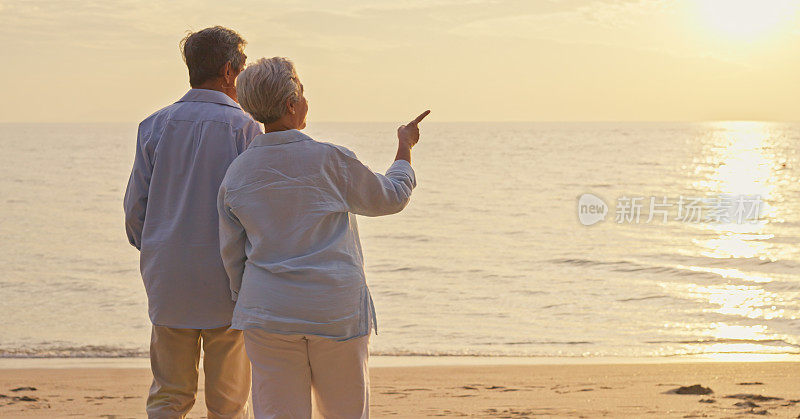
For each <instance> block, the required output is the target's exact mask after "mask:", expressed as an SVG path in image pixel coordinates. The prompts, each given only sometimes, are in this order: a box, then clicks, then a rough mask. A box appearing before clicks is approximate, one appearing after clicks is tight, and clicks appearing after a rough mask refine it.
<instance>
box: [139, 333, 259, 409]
mask: <svg viewBox="0 0 800 419" xmlns="http://www.w3.org/2000/svg"><path fill="white" fill-rule="evenodd" d="M201 345H202V348H203V353H204V357H203V370H204V372H205V378H206V379H205V395H206V407H207V408H208V417H209V419H214V418H220V419H221V418H235V419H239V418H247V417H248V411H247V399H248V396H249V393H250V388H249V387H250V362H249V361H248V359H247V355H246V353H245V350H244V341H243V339H242V332H241V331H240V330H232V329H228V326H225V327H220V328H218V329H175V328H171V327H165V326H155V325H153V332H152V336H151V339H150V366H151V368H152V370H153V385H152V386H151V387H150V395H149V397H148V398H147V416H148V417H149V418H159V419H160V418H170V419H172V418H183V417H185V416H186V414H187V413H189V410H190V409H191V408H192V406H193V405H194V401H195V398H196V396H197V378H198V365H199V362H200V347H201Z"/></svg>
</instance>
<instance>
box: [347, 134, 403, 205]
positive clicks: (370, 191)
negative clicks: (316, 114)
mask: <svg viewBox="0 0 800 419" xmlns="http://www.w3.org/2000/svg"><path fill="white" fill-rule="evenodd" d="M336 148H337V150H338V152H339V156H340V165H339V166H340V168H341V170H342V176H340V179H342V181H343V182H344V183H345V185H344V187H343V189H344V191H345V193H344V198H345V201H346V202H345V204H346V206H347V208H348V211H349V212H352V213H354V214H358V215H365V216H369V217H377V216H380V215H389V214H395V213H398V212H400V211H401V210H402V209H403V208H405V206H406V205H407V204H408V201H409V200H410V199H411V191H412V190H413V189H414V187H416V186H417V180H416V176H415V173H414V169H412V168H411V163H409V162H407V161H405V160H397V161H395V162H394V163H393V164H392V165H391V166H390V167H389V170H387V171H386V174H383V175H382V174H380V173H375V172H373V171H372V170H370V168H369V167H367V166H366V165H364V164H363V163H361V161H359V160H358V158H356V156H355V154H353V152H352V151H350V150H347V149H345V148H342V147H336Z"/></svg>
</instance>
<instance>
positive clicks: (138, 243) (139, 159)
mask: <svg viewBox="0 0 800 419" xmlns="http://www.w3.org/2000/svg"><path fill="white" fill-rule="evenodd" d="M146 140H147V139H146V138H144V137H143V135H142V128H141V126H140V127H139V135H138V138H137V139H136V155H135V156H134V159H133V169H131V177H130V179H128V188H127V189H126V190H125V199H124V200H123V208H124V210H125V231H126V233H127V234H128V241H129V242H130V243H131V244H132V245H133V246H134V247H136V248H137V249H139V250H141V248H142V229H143V228H144V217H145V213H146V212H147V194H148V191H149V190H150V177H151V176H152V174H153V161H152V158H151V156H150V155H149V153H148V151H147V149H146V145H147V141H146Z"/></svg>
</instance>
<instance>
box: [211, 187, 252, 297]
mask: <svg viewBox="0 0 800 419" xmlns="http://www.w3.org/2000/svg"><path fill="white" fill-rule="evenodd" d="M217 212H218V213H219V251H220V256H222V264H223V266H225V272H226V273H227V274H228V281H229V282H230V288H231V298H232V299H233V301H236V300H237V298H238V296H239V289H240V288H241V287H242V276H243V275H244V266H245V261H247V253H246V249H245V244H246V243H247V235H246V234H245V231H244V227H243V226H242V224H241V222H239V219H238V218H237V217H236V215H235V214H234V213H233V211H232V210H231V207H230V205H229V204H228V202H227V189H226V187H225V183H224V182H223V184H222V186H221V187H220V188H219V196H218V198H217Z"/></svg>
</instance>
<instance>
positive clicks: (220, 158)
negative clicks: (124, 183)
mask: <svg viewBox="0 0 800 419" xmlns="http://www.w3.org/2000/svg"><path fill="white" fill-rule="evenodd" d="M261 132H262V130H261V126H260V125H259V124H258V123H257V122H256V121H254V120H253V119H252V118H251V117H250V116H249V115H247V114H246V113H244V111H242V109H241V108H240V107H239V105H238V104H237V103H236V102H234V101H233V99H231V98H230V97H228V96H227V95H226V94H224V93H222V92H218V91H215V90H206V89H191V90H189V92H188V93H186V95H184V96H183V97H182V98H181V99H180V100H179V101H177V102H176V103H173V104H172V105H170V106H167V107H166V108H164V109H161V110H159V111H157V112H156V113H154V114H153V115H151V116H150V117H148V118H147V119H145V120H144V121H142V123H141V124H139V134H138V139H137V141H136V154H135V157H134V162H133V169H132V170H131V176H130V180H129V181H128V188H127V190H126V191H125V202H124V208H125V230H126V231H127V234H128V240H129V241H130V243H131V244H132V245H133V246H134V247H136V248H137V249H139V250H140V251H141V252H140V255H139V263H140V268H141V272H142V279H143V281H144V286H145V290H146V291H147V300H148V305H149V311H150V320H151V321H152V322H153V324H155V325H157V326H168V327H175V328H185V329H214V328H218V327H222V326H227V325H229V324H230V323H231V317H232V316H233V303H232V302H231V294H230V291H229V287H228V276H227V275H226V273H225V269H224V268H223V266H222V259H220V256H219V227H218V226H219V221H218V220H217V218H218V217H217V192H218V191H219V185H220V183H221V182H222V178H223V176H225V171H226V170H227V169H228V165H230V163H231V162H232V161H233V159H235V158H236V157H237V156H238V155H239V154H241V153H242V152H243V151H244V150H245V149H246V148H247V145H248V144H249V143H250V140H252V139H253V137H255V136H256V135H258V134H260V133H261Z"/></svg>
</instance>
